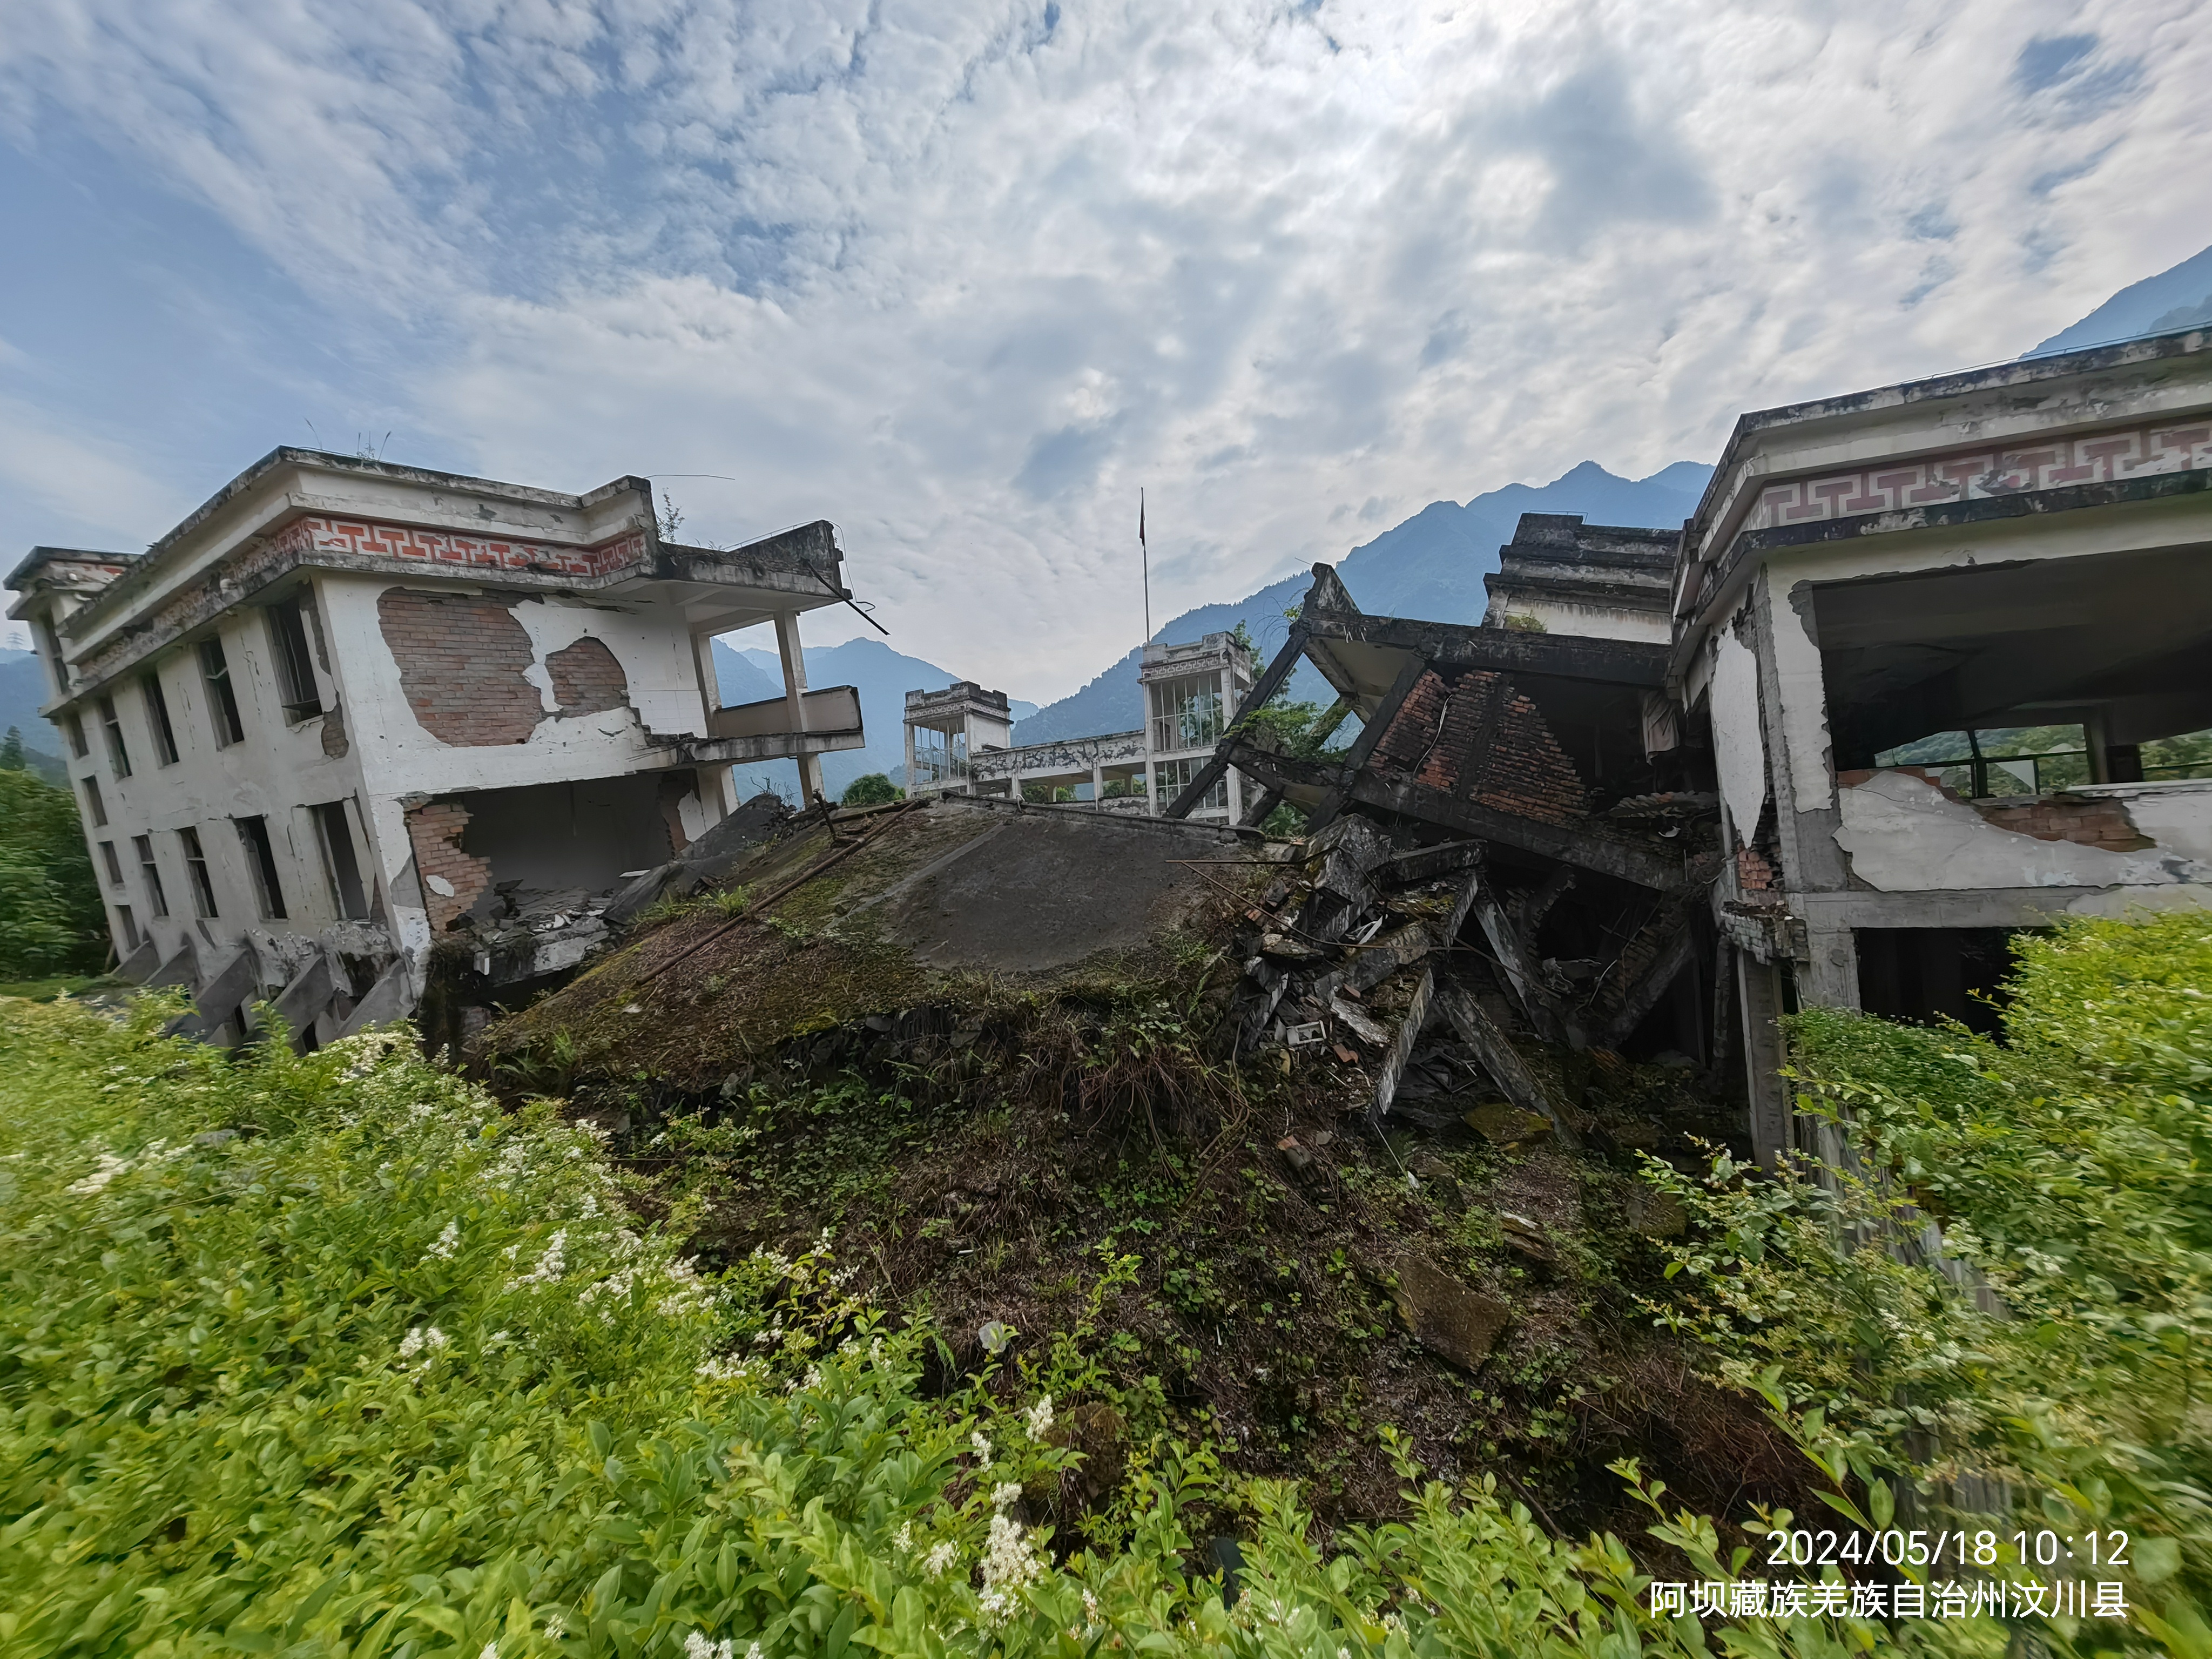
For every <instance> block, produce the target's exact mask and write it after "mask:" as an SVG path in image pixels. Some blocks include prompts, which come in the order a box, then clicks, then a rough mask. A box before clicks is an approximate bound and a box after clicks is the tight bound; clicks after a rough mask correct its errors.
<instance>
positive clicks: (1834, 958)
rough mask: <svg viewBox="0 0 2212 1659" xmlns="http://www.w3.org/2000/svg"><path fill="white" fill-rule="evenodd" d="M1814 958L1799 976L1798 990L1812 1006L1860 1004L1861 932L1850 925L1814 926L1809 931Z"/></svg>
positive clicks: (1838, 1006) (1809, 941) (1837, 1006)
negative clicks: (1817, 927)
mask: <svg viewBox="0 0 2212 1659" xmlns="http://www.w3.org/2000/svg"><path fill="white" fill-rule="evenodd" d="M1806 945H1807V946H1808V949H1809V950H1810V951H1812V957H1813V959H1812V961H1811V962H1809V963H1807V964H1806V965H1805V968H1804V969H1803V970H1802V972H1801V973H1800V974H1799V975H1798V977H1797V989H1798V994H1800V995H1801V996H1802V997H1803V998H1804V1000H1805V1002H1806V1004H1807V1006H1810V1007H1815V1008H1856V1007H1857V1006H1859V947H1858V936H1857V934H1856V933H1853V932H1852V931H1851V930H1850V928H1848V927H1837V928H1830V929H1814V930H1810V931H1808V933H1807V935H1806Z"/></svg>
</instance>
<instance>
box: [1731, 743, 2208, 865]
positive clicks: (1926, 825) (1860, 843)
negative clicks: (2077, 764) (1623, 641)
mask: <svg viewBox="0 0 2212 1659" xmlns="http://www.w3.org/2000/svg"><path fill="white" fill-rule="evenodd" d="M1842 793H1843V817H1844V822H1843V825H1842V827H1841V828H1840V829H1838V830H1837V831H1836V844H1837V845H1838V846H1839V847H1841V848H1843V849H1844V852H1845V853H1847V854H1850V863H1851V871H1852V873H1854V874H1855V875H1857V877H1858V878H1860V879H1861V880H1862V881H1864V882H1866V883H1867V884H1869V885H1870V886H1872V887H1874V888H1875V889H1876V890H1879V891H1881V892H1885V893H1925V892H1943V891H1959V890H1972V889H1975V888H2016V887H2119V886H2129V887H2164V886H2171V885H2173V884H2179V883H2191V882H2212V867H2208V866H2206V865H2204V864H2202V863H2199V862H2198V861H2197V860H2194V859H2191V858H2188V857H2186V856H2185V855H2183V854H2179V853H2174V852H2167V851H2165V850H2163V849H2162V848H2161V849H2154V850H2151V851H2147V852H2141V853H2113V852H2108V851H2106V849H2104V848H2099V847H2082V846H2078V845H2076V844H2075V843H2074V842H2063V841H2038V840H2036V839H2035V838H2034V837H2033V836H2022V835H2017V834H2015V833H2014V832H2013V831H2012V830H2009V829H1998V828H1997V827H1996V825H1995V824H1993V823H1990V822H1989V821H1988V820H1987V819H1985V818H1984V817H1982V815H1981V814H1980V813H1978V812H1977V811H1974V809H1973V808H1972V807H1971V806H1968V805H1965V804H1964V803H1963V802H1960V801H1954V800H1952V799H1948V797H1947V796H1945V794H1944V793H1943V792H1942V790H1940V789H1938V788H1937V787H1936V786H1935V785H1933V784H1931V783H1928V782H1925V781H1923V780H1922V779H1920V778H1917V777H1915V776H1914V775H1911V773H1909V772H1877V773H1875V775H1874V776H1873V777H1871V778H1869V779H1868V780H1867V781H1865V782H1864V783H1862V784H1860V785H1859V786H1858V787H1857V788H1855V789H1846V790H1844V791H1843V792H1842ZM1731 810H1733V807H1731ZM2146 833H2148V831H2146Z"/></svg>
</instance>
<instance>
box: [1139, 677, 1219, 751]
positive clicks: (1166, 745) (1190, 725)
mask: <svg viewBox="0 0 2212 1659" xmlns="http://www.w3.org/2000/svg"><path fill="white" fill-rule="evenodd" d="M1221 714H1222V711H1221V681H1220V678H1219V677H1218V676H1217V675H1212V674H1207V675H1205V676H1202V677H1200V678H1193V679H1184V680H1170V681H1168V682H1167V683H1166V684H1161V685H1155V686H1154V687H1153V688H1152V747H1153V748H1154V749H1155V750H1174V749H1210V748H1212V746H1213V745H1214V744H1216V743H1217V742H1218V741H1219V740H1220V738H1221V726H1222V717H1221Z"/></svg>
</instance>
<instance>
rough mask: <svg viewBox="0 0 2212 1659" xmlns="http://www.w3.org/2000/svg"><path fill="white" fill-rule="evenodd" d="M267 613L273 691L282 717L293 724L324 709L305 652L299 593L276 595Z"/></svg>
mask: <svg viewBox="0 0 2212 1659" xmlns="http://www.w3.org/2000/svg"><path fill="white" fill-rule="evenodd" d="M268 617H269V641H270V656H271V658H272V659H273V660H274V662H275V664H276V695H277V696H278V698H279V699H280V700H281V702H282V703H283V709H284V718H285V719H286V720H290V721H293V722H294V723H295V724H296V723H297V722H299V721H301V720H307V719H310V718H311V717H313V716H314V715H316V714H321V713H322V712H323V696H322V692H321V691H320V690H319V689H317V687H316V684H315V665H314V661H313V658H312V657H310V655H309V654H308V646H307V620H306V618H305V617H304V616H302V614H301V601H300V598H299V596H298V595H297V594H295V595H294V596H293V597H292V598H290V599H279V600H278V601H277V602H276V604H275V605H270V607H269V609H268Z"/></svg>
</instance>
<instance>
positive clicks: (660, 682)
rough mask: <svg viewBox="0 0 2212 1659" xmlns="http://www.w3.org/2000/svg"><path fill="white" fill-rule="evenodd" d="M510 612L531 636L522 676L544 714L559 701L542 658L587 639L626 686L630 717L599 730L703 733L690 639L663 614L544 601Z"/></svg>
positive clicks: (700, 735)
mask: <svg viewBox="0 0 2212 1659" xmlns="http://www.w3.org/2000/svg"><path fill="white" fill-rule="evenodd" d="M509 609H510V610H511V611H512V612H513V617H514V619H515V621H517V622H519V623H521V624H522V629H523V631H524V632H525V633H526V634H528V635H530V646H531V650H532V653H534V655H533V658H532V662H531V665H530V666H529V667H528V668H527V669H526V670H525V671H524V672H523V678H525V679H526V680H528V681H529V682H530V683H531V684H532V685H534V686H536V687H537V688H538V696H539V698H540V699H541V700H542V702H543V704H544V709H545V712H546V713H547V714H554V713H555V712H556V709H557V708H558V704H557V703H556V701H555V698H554V696H553V678H552V674H551V671H550V670H549V669H548V668H547V667H546V666H545V659H547V658H548V657H550V656H551V655H552V654H553V653H555V652H556V651H565V650H566V649H568V647H570V646H572V645H574V644H575V642H576V641H578V640H580V639H583V638H586V636H588V637H590V638H592V639H595V640H597V641H599V643H600V644H602V645H604V646H605V647H606V648H607V649H608V650H609V651H610V652H611V653H613V656H614V659H615V660H616V662H617V663H619V664H620V665H622V671H623V679H624V680H625V681H627V682H628V684H629V690H628V691H627V693H626V696H627V699H628V701H629V707H630V711H631V712H630V714H629V718H628V719H624V720H620V721H619V722H617V724H616V725H615V726H613V727H612V728H611V729H610V728H608V727H606V726H602V727H601V729H602V730H603V731H608V732H609V734H610V735H612V732H616V731H620V730H621V729H622V728H623V726H628V725H629V724H631V723H632V722H633V721H635V723H637V724H639V725H641V726H643V727H644V728H645V729H646V730H647V731H650V732H654V733H656V734H658V735H659V736H662V737H674V736H677V735H678V734H684V735H688V736H690V737H695V738H703V737H705V736H706V735H707V724H706V716H705V712H704V711H703V710H702V708H701V707H700V704H699V688H698V686H697V684H696V683H695V682H694V679H693V674H694V672H695V668H694V665H693V658H692V652H691V641H690V635H688V634H676V633H672V632H671V629H670V628H669V626H668V617H667V616H666V615H665V614H664V615H661V616H655V615H653V614H651V613H648V614H647V615H646V616H643V617H635V616H631V615H629V613H627V612H624V611H610V610H605V609H601V608H599V607H597V606H591V605H567V604H562V603H561V602H559V601H557V600H549V599H520V600H518V601H516V603H515V604H514V605H512V606H510V607H509ZM608 712H610V713H612V712H615V711H611V710H610V711H608Z"/></svg>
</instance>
